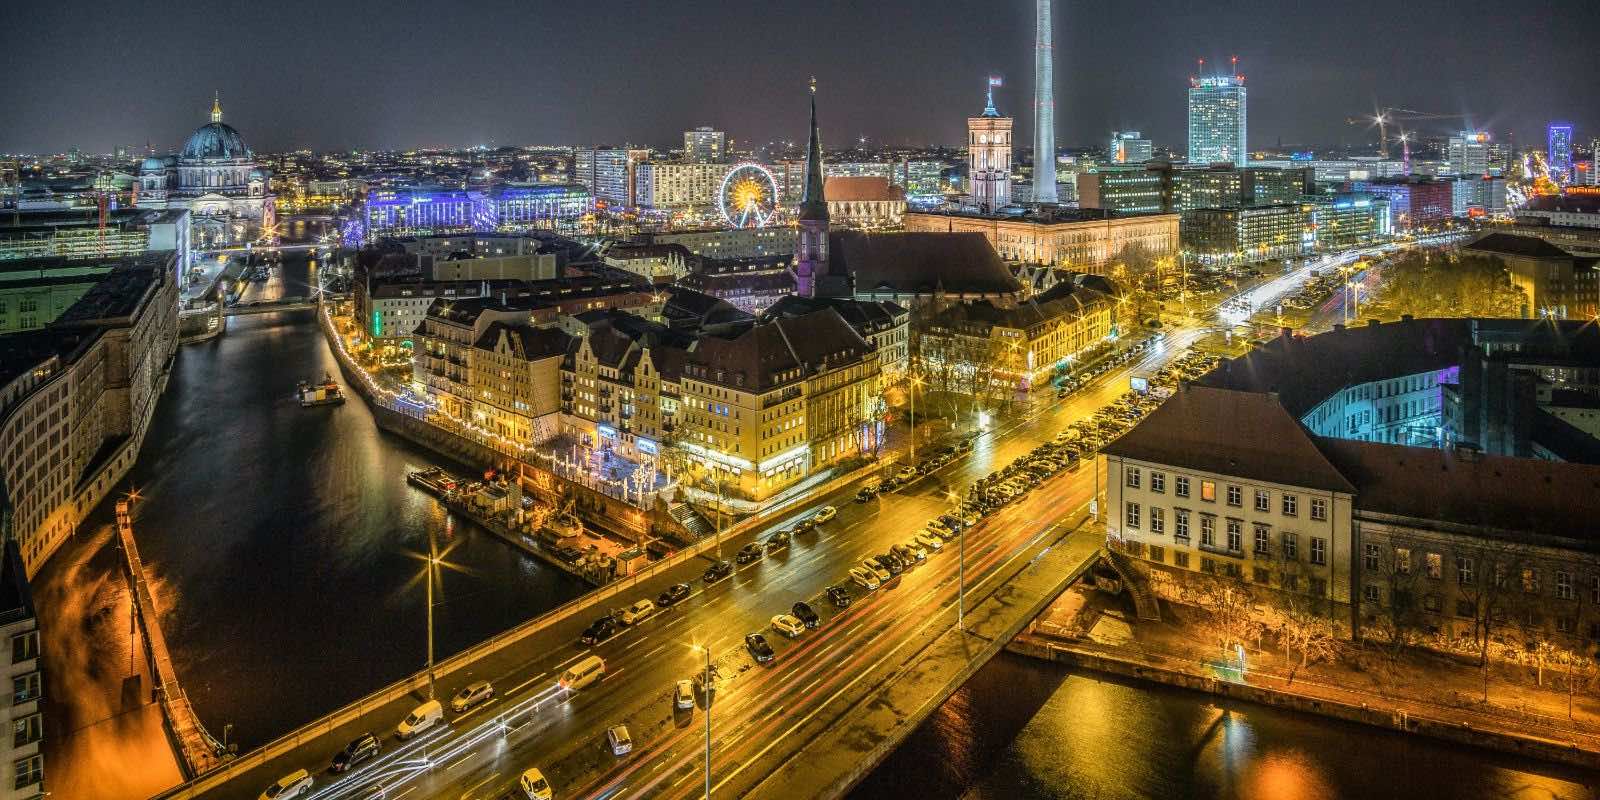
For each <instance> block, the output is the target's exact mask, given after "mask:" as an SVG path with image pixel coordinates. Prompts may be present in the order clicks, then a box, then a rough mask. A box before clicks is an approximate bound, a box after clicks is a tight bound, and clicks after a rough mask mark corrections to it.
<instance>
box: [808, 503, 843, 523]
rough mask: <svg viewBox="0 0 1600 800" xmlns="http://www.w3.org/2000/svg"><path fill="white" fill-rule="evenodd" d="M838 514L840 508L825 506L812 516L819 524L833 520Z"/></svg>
mask: <svg viewBox="0 0 1600 800" xmlns="http://www.w3.org/2000/svg"><path fill="white" fill-rule="evenodd" d="M837 516H839V509H837V508H834V507H833V506H823V507H822V508H820V509H818V510H817V513H816V514H814V515H812V517H811V518H812V519H814V520H816V521H817V524H818V525H821V524H822V523H824V522H832V521H833V518H834V517H837Z"/></svg>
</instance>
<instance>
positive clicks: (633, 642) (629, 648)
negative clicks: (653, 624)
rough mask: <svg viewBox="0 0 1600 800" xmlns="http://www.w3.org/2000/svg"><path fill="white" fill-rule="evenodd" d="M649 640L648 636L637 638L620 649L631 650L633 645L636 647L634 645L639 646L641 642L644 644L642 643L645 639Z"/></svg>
mask: <svg viewBox="0 0 1600 800" xmlns="http://www.w3.org/2000/svg"><path fill="white" fill-rule="evenodd" d="M649 638H650V637H649V635H645V636H640V637H639V638H637V639H634V640H633V641H632V642H629V643H628V646H627V647H624V648H622V649H623V650H632V649H633V646H634V645H636V644H640V643H642V642H644V641H645V640H647V639H649Z"/></svg>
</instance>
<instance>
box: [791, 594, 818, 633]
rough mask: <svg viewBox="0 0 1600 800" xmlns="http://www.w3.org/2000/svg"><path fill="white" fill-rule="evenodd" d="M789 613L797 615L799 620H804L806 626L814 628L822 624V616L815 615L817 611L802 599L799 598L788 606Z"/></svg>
mask: <svg viewBox="0 0 1600 800" xmlns="http://www.w3.org/2000/svg"><path fill="white" fill-rule="evenodd" d="M789 613H791V614H793V615H795V616H796V617H799V618H800V621H801V622H804V623H805V624H806V627H807V628H815V627H817V626H818V625H821V624H822V618H821V617H819V616H817V612H816V611H813V610H812V609H811V605H810V604H809V603H807V602H806V601H804V600H801V601H799V602H797V603H795V604H794V605H793V606H791V607H790V608H789Z"/></svg>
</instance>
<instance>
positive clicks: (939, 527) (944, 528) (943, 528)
mask: <svg viewBox="0 0 1600 800" xmlns="http://www.w3.org/2000/svg"><path fill="white" fill-rule="evenodd" d="M1004 486H1005V484H1001V487H1002V488H1004ZM928 530H930V531H933V532H934V533H937V534H939V535H940V536H949V535H950V534H952V533H955V530H954V529H953V528H951V527H950V526H949V525H947V524H945V523H944V522H942V521H940V520H937V519H931V520H928Z"/></svg>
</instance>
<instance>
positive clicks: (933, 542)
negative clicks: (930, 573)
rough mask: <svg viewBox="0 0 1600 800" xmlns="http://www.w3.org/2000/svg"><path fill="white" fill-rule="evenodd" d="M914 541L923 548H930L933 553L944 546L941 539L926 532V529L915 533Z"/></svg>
mask: <svg viewBox="0 0 1600 800" xmlns="http://www.w3.org/2000/svg"><path fill="white" fill-rule="evenodd" d="M916 541H917V544H919V545H922V547H923V548H924V549H927V550H932V551H933V552H935V553H937V552H939V550H940V549H941V548H943V547H944V540H943V539H941V538H939V537H938V536H935V535H934V534H931V533H928V532H927V531H923V532H922V533H919V534H917V539H916Z"/></svg>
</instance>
